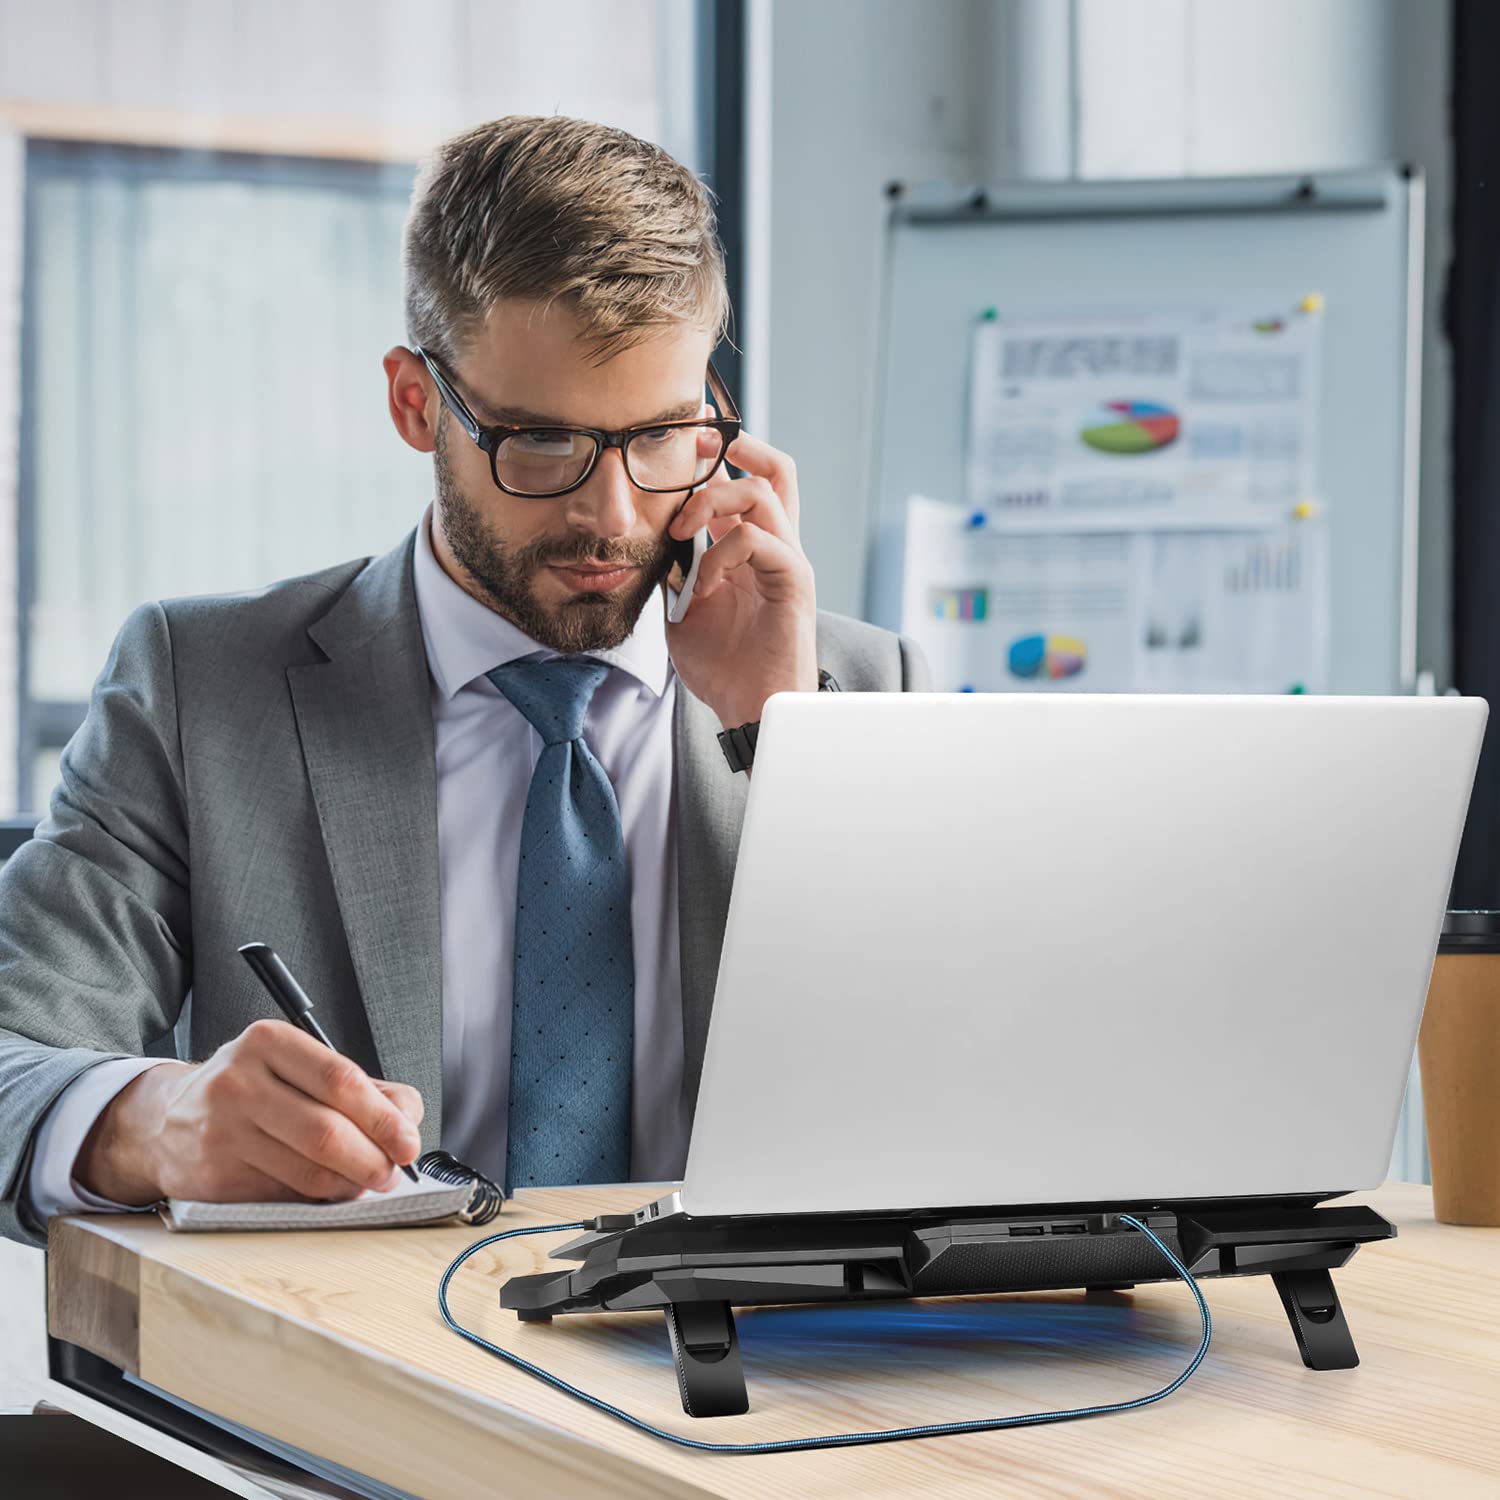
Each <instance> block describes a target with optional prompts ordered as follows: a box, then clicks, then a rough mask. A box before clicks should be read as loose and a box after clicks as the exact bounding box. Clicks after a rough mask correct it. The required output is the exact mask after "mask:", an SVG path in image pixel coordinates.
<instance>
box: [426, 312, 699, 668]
mask: <svg viewBox="0 0 1500 1500" xmlns="http://www.w3.org/2000/svg"><path fill="white" fill-rule="evenodd" d="M711 352H712V350H711V348H710V340H709V337H708V335H707V334H706V333H704V332H702V331H701V330H698V329H695V328H692V327H690V326H683V327H681V328H676V329H672V330H670V331H668V332H665V333H662V334H658V335H656V336H654V337H652V338H650V339H648V340H647V341H646V342H644V343H641V344H638V345H636V346H635V347H634V348H631V349H626V350H624V351H622V352H621V353H619V354H616V355H614V356H613V357H612V358H610V359H609V360H607V361H606V362H605V363H603V364H596V363H594V362H593V356H592V351H591V350H590V349H589V348H588V346H586V345H585V344H583V343H581V342H580V341H579V339H578V336H577V323H576V321H575V319H574V316H573V314H572V312H571V310H570V309H568V308H566V307H564V306H562V305H560V304H558V303H552V304H551V305H550V306H548V307H547V308H545V310H544V309H543V308H542V306H541V305H540V304H537V303H532V302H519V301H513V300H505V301H501V302H498V303H496V304H495V306H494V308H492V309H491V312H490V316H489V318H488V319H487V321H486V324H485V327H484V329H483V331H482V332H481V334H480V335H479V337H478V338H477V339H476V340H475V342H474V344H473V345H472V347H470V348H469V349H468V350H466V351H465V352H464V354H463V355H462V356H460V358H459V361H458V363H457V366H456V368H452V369H450V370H449V371H448V373H449V374H450V376H452V377H453V378H454V379H456V381H457V384H458V387H459V391H460V393H461V394H462V395H463V397H464V399H465V400H466V401H467V402H468V404H469V407H470V409H471V410H472V411H473V413H474V415H475V417H476V418H477V419H478V420H479V421H480V423H481V424H484V425H489V424H491V423H499V422H508V423H524V424H528V425H535V426H546V425H549V424H559V425H568V426H579V427H602V428H605V429H607V430H616V429H619V428H623V427H637V426H645V425H649V424H650V423H652V422H659V421H664V420H667V419H669V418H673V417H688V416H697V415H699V414H701V413H702V412H703V411H704V410H705V408H704V406H703V376H704V371H705V369H706V368H707V365H708V357H709V354H710V353H711ZM436 399H437V398H436V397H434V400H436ZM437 424H438V425H437V434H436V451H435V453H434V460H433V462H434V471H435V475H436V505H435V508H434V521H435V525H434V527H433V546H434V549H435V550H436V552H437V554H438V558H439V560H440V561H441V562H442V563H443V565H444V567H445V568H446V569H447V571H448V572H449V573H450V574H452V575H453V576H454V577H455V578H457V580H458V581H459V582H460V583H461V584H462V585H463V587H464V588H465V589H466V590H467V591H468V592H469V593H471V594H472V595H474V597H475V598H477V599H479V600H480V602H481V603H484V604H486V605H488V606H489V607H490V608H491V609H494V610H496V611H497V612H498V613H500V614H502V615H504V616H505V618H506V619H508V620H510V621H511V622H512V623H513V624H515V625H517V626H518V627H519V628H520V629H521V630H523V631H524V632H525V633H526V634H527V635H528V636H530V637H531V638H532V639H533V640H534V641H537V642H538V643H539V644H540V645H543V646H546V647H549V648H550V649H552V650H555V651H565V652H579V651H598V650H607V649H608V648H610V647H611V646H618V645H619V644H620V642H622V641H623V640H624V639H625V638H626V637H627V636H628V635H629V634H630V632H631V631H632V630H633V629H634V628H635V623H636V621H637V619H639V617H640V613H641V610H642V609H644V608H645V605H646V602H647V600H648V599H649V598H650V597H651V593H652V590H653V589H655V588H656V587H657V586H658V585H659V584H660V583H661V581H662V580H663V579H664V578H665V577H666V575H667V573H668V571H669V569H670V566H671V562H670V551H669V545H668V539H667V535H666V531H667V526H668V524H669V523H670V522H671V519H672V517H673V515H674V514H675V513H676V511H677V509H678V507H679V506H680V505H681V504H682V501H683V499H684V498H685V497H684V496H683V495H682V494H681V493H678V494H670V495H657V494H651V493H649V492H647V491H644V490H640V489H637V488H636V487H635V486H634V485H633V484H632V483H631V482H630V479H629V477H628V476H627V475H626V472H625V465H624V461H623V459H622V457H621V454H620V451H619V449H617V448H611V449H607V450H606V451H605V452H603V453H602V454H601V455H600V457H599V461H598V463H597V464H596V466H595V468H594V471H593V473H592V474H590V475H589V478H588V480H587V482H586V483H585V484H583V485H582V486H581V487H580V488H578V489H576V490H574V491H573V492H572V493H571V494H568V495H558V496H555V497H553V498H550V499H526V498H522V497H520V496H516V495H510V494H507V493H506V492H505V491H504V490H502V489H500V488H499V487H498V486H497V485H496V484H495V482H494V480H493V478H492V477H491V474H490V464H489V458H488V456H487V455H486V454H484V453H483V452H481V451H480V449H479V447H478V445H477V444H476V443H474V442H473V441H472V440H471V439H470V438H469V436H468V434H467V433H465V432H464V430H463V428H462V427H460V426H459V424H458V422H457V421H456V420H455V419H454V417H453V416H452V414H451V413H449V412H448V411H447V410H446V408H440V410H439V414H438V416H437ZM455 565H456V566H455Z"/></svg>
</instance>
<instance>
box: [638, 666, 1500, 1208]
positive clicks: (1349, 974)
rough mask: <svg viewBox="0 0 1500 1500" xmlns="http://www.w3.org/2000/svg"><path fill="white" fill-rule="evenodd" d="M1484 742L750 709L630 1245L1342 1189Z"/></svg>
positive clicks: (819, 699) (1419, 1001) (1406, 1036)
mask: <svg viewBox="0 0 1500 1500" xmlns="http://www.w3.org/2000/svg"><path fill="white" fill-rule="evenodd" d="M1486 713H1487V709H1486V705H1485V704H1484V702H1483V701H1482V700H1479V699H1456V698H1455V699H1442V698H1327V697H1285V698H1266V697H1261V698H1257V697H1160V696H1135V695H1120V696H1113V695H1110V696H1103V695H1083V694H1078V695H1072V694H1070V695H1068V696H1066V697H1062V696H1058V697H1040V696H1026V695H1016V696H1007V695H1000V694H996V695H973V694H889V695H887V694H863V693H844V694H782V695H778V696H777V697H775V698H773V699H772V700H771V701H770V702H769V703H768V705H767V707H766V711H765V716H764V719H763V724H762V730H761V735H760V740H759V744H758V746H757V750H756V762H755V769H754V772H753V779H752V784H751V788H750V797H749V806H748V809H747V813H746V817H745V824H744V832H743V836H742V839H741V844H740V853H739V863H738V867H737V871H736V875H735V885H734V894H733V899H732V901H731V905H730V909H729V919H728V926H727V929H726V932H725V938H724V949H723V957H722V961H721V964H720V969H719V979H718V988H717V992H716V998H715V1001H714V1010H713V1017H712V1022H711V1026H710V1031H709V1037H708V1047H707V1054H706V1057H705V1063H704V1071H703V1080H702V1087H701V1090H700V1093H699V1098H698V1107H697V1117H696V1121H695V1123H694V1127H693V1136H692V1145H691V1149H690V1151H689V1153H688V1161H687V1171H686V1176H685V1181H684V1183H683V1186H682V1188H681V1190H680V1192H679V1193H675V1194H673V1195H671V1197H670V1198H668V1199H664V1200H662V1201H661V1203H660V1205H659V1206H657V1207H656V1209H655V1212H654V1213H653V1214H652V1215H651V1216H653V1217H655V1216H657V1215H660V1214H664V1213H668V1212H682V1211H685V1212H686V1213H688V1214H690V1215H694V1216H707V1215H723V1214H801V1213H847V1212H882V1211H889V1210H896V1211H904V1210H910V1209H928V1208H951V1207H973V1206H992V1205H1008V1206H1021V1205H1028V1204H1066V1203H1078V1202H1089V1203H1100V1202H1102V1203H1132V1202H1142V1201H1146V1202H1150V1201H1164V1200H1173V1199H1183V1198H1205V1197H1245V1196H1257V1195H1277V1196H1280V1195H1291V1194H1312V1195H1319V1196H1328V1195H1333V1194H1336V1193H1340V1192H1345V1191H1350V1190H1353V1189H1359V1188H1366V1187H1371V1186H1374V1185H1376V1184H1378V1183H1379V1182H1381V1181H1382V1180H1383V1178H1384V1176H1385V1173H1386V1169H1387V1165H1388V1162H1389V1158H1390V1153H1391V1146H1392V1141H1393V1138H1394V1133H1395V1128H1396V1120H1397V1115H1398V1112H1399V1109H1400V1106H1401V1100H1402V1094H1403V1088H1404V1085H1405V1082H1406V1078H1407V1072H1408V1067H1409V1064H1410V1060H1411V1057H1412V1052H1413V1048H1414V1045H1415V1041H1416V1034H1417V1025H1418V1021H1419V1019H1420V1016H1421V1012H1422V1005H1423V1001H1424V998H1425V994H1426V989H1427V980H1428V975H1429V972H1430V969H1431V965H1432V959H1433V954H1434V951H1435V949H1436V946H1437V939H1438V934H1439V930H1440V928H1441V924H1442V917H1443V911H1444V907H1445V905H1446V901H1447V895H1448V888H1449V884H1450V881H1451V879H1452V874H1453V867H1454V862H1455V859H1456V857H1457V851H1458V842H1459V836H1460V833H1461V830H1462V827H1463V821H1464V815H1465V810H1466V808H1467V804H1468V799H1469V790H1470V786H1471V783H1472V780H1473V776H1474V768H1475V762H1476V759H1477V757H1478V753H1479V745H1480V740H1481V737H1482V735H1483V731H1484V724H1485V718H1486ZM647 1212H648V1211H647V1210H643V1211H642V1215H641V1216H642V1217H644V1216H645V1215H646V1214H647Z"/></svg>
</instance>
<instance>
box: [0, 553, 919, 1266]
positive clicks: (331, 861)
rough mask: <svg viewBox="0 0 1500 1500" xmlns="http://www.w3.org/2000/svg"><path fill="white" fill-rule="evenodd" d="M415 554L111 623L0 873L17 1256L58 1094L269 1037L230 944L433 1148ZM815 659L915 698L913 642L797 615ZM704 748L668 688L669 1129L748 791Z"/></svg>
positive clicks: (430, 806)
mask: <svg viewBox="0 0 1500 1500" xmlns="http://www.w3.org/2000/svg"><path fill="white" fill-rule="evenodd" d="M413 535H414V533H411V534H408V535H407V537H406V538H405V539H404V540H403V541H402V542H401V543H400V545H399V546H397V547H396V548H395V549H394V550H392V551H391V552H388V553H386V555H385V556H384V557H380V558H376V559H373V560H371V559H368V558H366V559H360V560H359V561H356V562H350V563H345V564H342V565H341V566H339V567H336V568H329V569H327V570H326V571H324V572H321V573H314V574H310V575H308V576H306V577H303V578H293V579H288V580H286V581H285V582H282V583H277V584H273V585H271V586H270V587H269V588H266V589H262V590H261V591H259V592H258V593H254V594H244V595H231V596H216V597H207V598H196V599H175V600H170V601H166V602H163V603H158V604H147V605H142V606H141V607H140V608H139V609H137V610H136V611H135V612H134V613H133V614H132V615H131V616H130V618H129V619H128V620H127V621H126V622H125V624H124V626H123V627H122V628H121V630H120V633H119V636H118V637H117V638H116V640H115V643H114V646H113V648H112V649H111V651H110V655H109V660H108V661H107V662H106V663H105V667H104V670H103V672H102V673H101V675H100V677H99V680H98V682H97V683H96V684H95V686H94V691H93V696H92V700H91V702H90V704H89V711H88V716H87V718H86V719H85V721H84V724H83V726H82V728H80V729H79V731H78V733H77V734H76V735H75V736H74V737H73V739H72V741H71V742H70V743H69V745H68V747H67V749H66V751H65V752H64V754H63V759H62V768H61V780H60V782H59V784H58V786H57V788H56V789H55V790H54V792H53V794H52V801H51V807H50V809H49V811H48V813H47V816H46V817H45V818H44V819H43V821H42V823H41V825H40V826H39V827H38V829H37V836H36V837H35V838H34V839H33V840H31V841H30V842H29V843H27V844H25V845H24V846H23V847H22V848H21V850H20V851H19V852H18V853H17V854H16V855H15V856H14V857H13V858H12V859H11V860H10V861H9V862H8V863H7V864H6V865H5V867H4V869H3V870H0V1233H4V1234H6V1235H9V1236H11V1237H13V1238H32V1239H36V1238H39V1231H40V1229H41V1226H38V1225H35V1224H31V1223H29V1222H26V1221H25V1219H24V1217H23V1215H22V1213H21V1209H20V1199H21V1190H22V1188H23V1186H24V1183H25V1178H26V1173H27V1171H28V1169H29V1165H30V1157H31V1139H32V1135H33V1132H34V1130H35V1128H36V1125H37V1122H38V1120H39V1119H40V1118H41V1116H42V1115H43V1114H44V1113H45V1111H46V1109H47V1107H48V1106H49V1105H50V1104H51V1102H52V1101H53V1100H54V1099H55V1098H56V1097H57V1095H58V1094H59V1093H60V1092H61V1091H62V1089H63V1088H64V1087H65V1086H66V1085H67V1084H68V1083H69V1082H70V1081H71V1080H72V1079H73V1078H75V1077H76V1076H77V1075H78V1074H79V1073H81V1072H82V1071H83V1070H84V1069H86V1068H88V1067H90V1066H92V1065H93V1064H95V1063H98V1062H100V1061H102V1060H103V1059H105V1058H108V1057H120V1056H141V1055H143V1054H144V1053H146V1052H147V1051H153V1050H156V1051H160V1050H163V1047H164V1043H165V1044H166V1049H165V1050H166V1055H171V1052H170V1039H171V1034H172V1032H173V1029H174V1027H178V1035H179V1046H180V1049H181V1050H182V1051H183V1053H184V1055H186V1056H189V1057H192V1058H204V1057H207V1056H208V1055H209V1054H210V1053H211V1052H213V1051H214V1049H215V1048H217V1047H218V1046H220V1045H221V1044H222V1043H224V1042H226V1041H228V1040H230V1039H231V1038H232V1037H234V1036H236V1035H238V1033H239V1032H240V1031H242V1030H243V1029H244V1027H245V1026H247V1025H248V1024H249V1023H250V1022H251V1021H253V1020H255V1019H257V1018H258V1017H263V1016H265V1015H267V1014H268V1008H267V1007H268V1002H267V1000H266V997H265V995H264V994H263V993H262V992H261V990H260V987H259V985H258V984H257V982H256V981H255V979H254V977H253V976H252V975H251V973H250V971H249V969H248V968H247V967H246V965H245V963H244V961H243V960H242V959H241V958H240V957H239V955H238V953H237V952H236V949H237V948H238V947H239V945H240V944H241V943H245V942H249V941H251V940H262V941H265V942H269V943H271V944H272V946H274V947H275V948H276V949H277V950H278V951H279V952H280V953H281V954H282V956H283V957H284V958H285V959H286V961H287V963H288V965H289V966H290V967H291V969H292V972H293V973H295V974H296V975H297V976H298V978H299V979H301V981H302V983H303V984H304V985H305V986H306V988H307V990H308V992H309V993H310V994H312V995H313V996H314V997H315V998H316V1000H317V1004H318V1015H319V1018H320V1019H321V1020H322V1022H323V1024H324V1026H325V1027H326V1028H327V1029H328V1032H329V1034H330V1036H331V1037H332V1040H333V1041H334V1043H335V1045H336V1046H338V1047H339V1048H340V1049H341V1050H343V1051H346V1052H348V1053H349V1054H350V1055H351V1056H353V1057H354V1058H355V1059H357V1060H358V1061H359V1062H360V1063H361V1064H362V1065H363V1066H365V1067H366V1068H368V1069H370V1070H371V1071H372V1072H375V1073H377V1074H379V1075H380V1076H382V1077H387V1078H398V1079H402V1080H404V1081H406V1082H407V1083H410V1084H413V1085H415V1086H416V1087H417V1088H418V1089H420V1090H421V1092H422V1095H423V1098H424V1100H425V1102H426V1105H427V1113H426V1119H425V1121H424V1124H423V1127H422V1137H423V1147H424V1149H427V1148H430V1147H433V1146H435V1145H436V1144H437V1140H438V1133H439V1130H440V1123H441V1120H442V1031H441V1027H442V972H441V962H440V951H441V950H440V945H439V927H438V848H437V801H436V798H437V788H436V776H435V769H434V756H433V725H432V711H431V706H430V698H429V679H428V672H427V656H426V651H425V648H424V646H423V642H422V630H421V624H420V621H419V619H418V616H417V606H416V597H415V594H414V593H413V589H412V542H413ZM818 659H819V662H820V664H821V665H822V666H824V667H825V668H827V669H828V670H829V671H830V672H832V673H833V675H834V676H835V677H836V678H838V680H839V682H840V684H841V685H842V686H843V687H844V688H845V689H846V690H849V691H899V690H905V689H913V688H920V687H922V686H925V670H926V669H925V665H924V664H923V662H922V660H921V657H920V655H919V654H918V653H917V652H916V651H915V649H914V648H913V647H912V646H911V645H910V644H909V643H907V642H904V641H902V640H900V639H899V638H898V637H896V636H894V635H891V634H889V633H887V632H885V631H881V630H877V629H875V628H874V627H872V626H869V625H864V624H860V623H858V622H857V621H854V620H848V619H844V618H842V617H840V616H837V615H829V614H820V615H819V617H818ZM718 729H719V724H718V720H717V719H716V717H715V715H714V714H713V712H712V711H711V710H710V709H709V708H707V707H706V706H705V705H704V704H703V703H702V702H700V701H699V700H698V699H696V698H694V697H693V696H692V695H691V694H689V693H688V692H687V691H686V689H685V688H683V686H682V684H681V683H680V682H679V684H678V694H677V706H676V719H675V725H674V731H675V752H676V753H675V775H676V792H677V809H678V817H677V827H678V860H679V884H680V890H681V912H680V929H681V948H682V952H681V959H682V1003H683V1028H684V1044H685V1057H686V1069H685V1074H686V1077H685V1081H684V1087H685V1089H686V1091H687V1094H688V1100H689V1104H690V1106H691V1105H692V1104H693V1103H695V1102H696V1099H697V1092H698V1080H699V1077H700V1074H701V1071H702V1065H703V1047H704V1040H705V1038H706V1036H707V1033H708V1017H709V1010H710V1008H711V1006H712V1003H713V990H714V981H715V976H716V974H717V971H718V963H719V949H720V945H721V943H722V941H723V934H724V919H725V914H726V912H727V909H728V904H729V890H730V883H731V879H732V876H733V871H734V861H735V854H736V850H737V848H738V843H739V833H740V823H741V818H742V816H743V811H744V800H745V793H746V781H745V778H744V777H743V776H735V775H733V774H732V773H731V772H730V771H729V769H728V767H727V766H726V765H725V764H724V760H723V756H722V754H721V753H720V750H719V747H718V744H717V741H716V738H715V737H716V734H717V732H718ZM190 991H191V1002H192V1003H191V1004H190V1005H189V1006H188V1008H187V1013H186V1016H185V1017H184V1015H183V1007H184V1002H185V1001H186V1000H187V999H188V998H189V992H190ZM180 1021H181V1022H183V1025H181V1026H179V1022H180ZM184 1033H185V1036H184Z"/></svg>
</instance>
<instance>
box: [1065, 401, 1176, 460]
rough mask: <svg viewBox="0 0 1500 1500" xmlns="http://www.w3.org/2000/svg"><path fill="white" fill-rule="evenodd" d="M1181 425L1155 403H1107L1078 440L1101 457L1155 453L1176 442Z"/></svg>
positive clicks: (1087, 424)
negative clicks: (1101, 455) (1080, 439)
mask: <svg viewBox="0 0 1500 1500" xmlns="http://www.w3.org/2000/svg"><path fill="white" fill-rule="evenodd" d="M1181 426H1182V422H1181V420H1180V419H1179V418H1178V415H1177V413H1176V412H1175V411H1173V410H1172V409H1171V407H1169V406H1161V405H1159V404H1158V403H1157V402H1155V401H1106V402H1105V403H1104V405H1103V406H1101V407H1100V408H1099V412H1098V414H1097V415H1096V416H1094V417H1091V418H1090V419H1089V421H1088V422H1087V423H1086V424H1085V425H1084V428H1083V430H1082V431H1081V432H1080V433H1079V436H1080V437H1081V438H1082V439H1083V440H1084V442H1085V443H1087V444H1088V445H1089V447H1090V448H1093V449H1096V450H1097V451H1098V452H1100V453H1154V452H1155V451H1156V450H1157V449H1158V448H1165V447H1166V446H1167V444H1168V443H1170V442H1173V441H1175V440H1176V437H1177V433H1178V430H1179V429H1180V428H1181Z"/></svg>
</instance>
